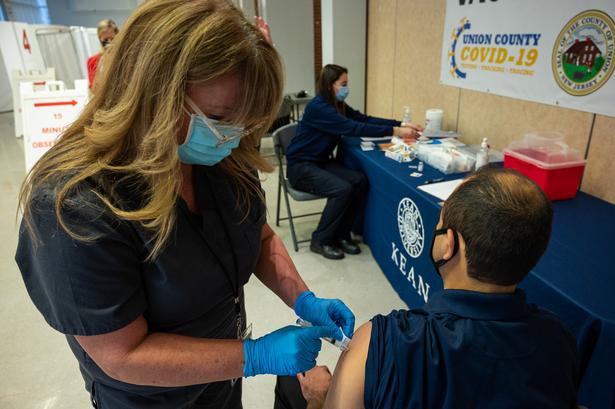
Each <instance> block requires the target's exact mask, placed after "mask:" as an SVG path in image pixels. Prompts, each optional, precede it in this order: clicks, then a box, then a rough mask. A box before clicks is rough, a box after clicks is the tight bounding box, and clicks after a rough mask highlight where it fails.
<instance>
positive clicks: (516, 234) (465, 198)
mask: <svg viewBox="0 0 615 409" xmlns="http://www.w3.org/2000/svg"><path fill="white" fill-rule="evenodd" d="M552 218H553V210H552V208H551V202H550V201H549V199H548V198H547V196H546V195H545V193H544V192H543V191H542V189H540V187H538V185H536V184H535V183H534V182H532V181H531V180H529V179H528V178H526V177H525V176H523V175H522V174H520V173H518V172H516V171H514V170H511V169H502V168H491V167H486V168H481V170H480V171H478V172H476V173H475V174H473V175H472V176H470V177H469V178H468V179H467V180H466V181H465V182H464V183H462V184H461V185H460V186H459V187H458V188H457V189H456V190H455V191H454V192H453V194H452V195H451V196H450V197H449V198H448V200H447V201H446V202H445V204H444V207H443V209H442V222H443V223H444V226H447V227H450V228H452V229H454V230H456V231H457V232H458V233H459V234H461V236H462V237H463V239H464V240H465V243H466V249H465V255H466V259H467V264H468V276H470V277H473V278H474V279H476V280H478V281H482V282H485V283H491V284H497V285H503V286H507V285H513V284H517V283H519V282H520V281H521V280H523V278H524V277H525V276H526V275H527V274H528V273H529V272H530V270H531V269H532V268H533V267H534V266H535V265H536V263H537V262H538V260H539V259H540V257H541V256H542V254H543V253H544V252H545V249H546V248H547V244H548V243H549V237H550V235H551V222H552Z"/></svg>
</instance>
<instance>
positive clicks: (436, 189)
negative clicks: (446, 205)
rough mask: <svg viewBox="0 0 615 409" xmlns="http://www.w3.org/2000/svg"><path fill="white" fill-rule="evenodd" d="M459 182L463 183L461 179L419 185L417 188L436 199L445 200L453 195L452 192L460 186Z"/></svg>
mask: <svg viewBox="0 0 615 409" xmlns="http://www.w3.org/2000/svg"><path fill="white" fill-rule="evenodd" d="M461 182H463V179H454V180H447V181H446V182H440V183H431V184H428V185H421V186H419V189H421V190H422V191H424V192H427V193H429V194H430V195H432V196H435V197H437V198H438V199H441V200H446V199H448V197H449V196H450V195H451V193H453V190H455V189H456V188H457V186H459V185H460V184H461Z"/></svg>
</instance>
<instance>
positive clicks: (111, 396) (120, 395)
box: [15, 0, 354, 409]
mask: <svg viewBox="0 0 615 409" xmlns="http://www.w3.org/2000/svg"><path fill="white" fill-rule="evenodd" d="M266 28H267V27H266V25H264V24H263V22H262V21H258V20H257V25H254V24H251V23H250V22H249V21H248V20H247V19H246V18H245V16H244V15H243V13H242V12H241V11H240V10H239V9H238V8H237V7H235V6H234V5H233V4H232V2H230V1H229V0H190V1H186V0H148V1H145V2H142V3H141V4H140V5H139V7H138V8H137V9H136V10H135V11H134V12H133V14H132V15H131V16H130V17H129V18H128V21H127V22H126V24H125V26H124V27H123V29H122V35H120V36H118V37H117V38H116V39H115V41H114V44H113V46H112V47H111V48H110V49H109V50H108V51H107V52H106V54H105V60H106V62H107V63H108V65H107V68H106V69H104V70H101V71H99V72H98V74H97V75H98V76H99V82H98V83H97V85H96V92H95V93H94V94H93V96H92V99H91V101H90V103H89V104H88V105H87V106H86V107H85V108H84V110H83V111H82V112H81V114H80V116H79V117H78V118H77V119H76V120H75V121H74V122H73V123H72V124H71V125H70V126H69V127H68V129H67V130H66V131H65V132H64V133H63V134H62V135H61V136H60V137H59V139H58V141H57V143H56V144H55V145H54V146H53V147H52V148H51V149H50V150H49V151H47V152H46V153H45V155H44V156H43V158H42V159H41V160H39V161H38V162H37V163H36V164H35V165H34V167H33V168H32V171H31V172H30V174H29V175H28V176H27V178H26V180H25V181H24V183H23V185H22V191H21V194H20V208H21V210H22V211H23V220H22V225H21V227H20V236H19V245H18V249H17V253H16V256H15V259H16V261H17V264H18V266H19V268H20V271H21V273H22V277H23V280H24V283H25V285H26V288H27V290H28V294H29V295H30V298H31V299H32V302H33V303H34V305H35V306H36V307H37V308H38V310H39V311H40V313H41V314H42V315H43V316H44V317H45V319H46V321H47V323H48V324H49V325H50V326H51V327H53V328H54V329H56V330H57V331H59V332H61V333H63V334H65V335H66V340H67V342H68V344H69V346H70V348H71V350H72V352H73V354H74V355H75V359H76V360H77V361H78V363H79V369H80V370H81V374H82V376H83V379H84V384H85V388H86V389H87V390H88V391H89V393H90V396H91V400H92V404H93V406H94V407H98V408H102V409H108V408H113V409H140V408H148V409H149V408H151V409H156V408H158V409H180V408H181V409H187V408H220V409H239V408H241V407H242V404H241V391H242V382H241V378H242V377H252V376H257V375H261V374H275V375H280V374H286V375H288V374H293V375H294V374H297V373H300V372H302V371H306V370H308V369H310V368H312V367H313V366H314V365H316V357H317V356H318V352H319V351H320V348H321V340H320V338H322V337H335V338H337V339H342V330H343V331H344V333H345V334H347V335H348V336H349V337H351V336H352V334H353V331H354V315H353V314H352V312H351V311H350V309H349V308H348V307H347V306H346V305H345V304H344V303H343V302H342V301H340V300H334V299H324V298H319V297H316V296H315V295H314V293H312V292H311V291H309V288H308V286H307V284H306V283H305V282H304V281H303V279H302V278H301V276H300V274H299V272H298V271H297V269H296V267H295V265H294V263H293V261H292V259H291V258H290V256H289V254H288V252H287V250H286V247H285V246H284V243H283V242H282V240H281V239H280V237H278V236H277V235H276V234H275V233H274V232H273V230H272V229H271V228H270V227H269V225H268V224H267V218H266V213H267V212H266V208H265V205H266V204H265V197H264V196H265V194H264V192H263V190H262V188H261V185H260V180H259V176H258V171H262V172H271V171H272V170H273V169H272V167H271V165H269V163H268V162H267V161H266V160H265V159H264V158H263V157H261V156H260V154H259V153H258V151H257V150H256V145H257V143H258V142H259V141H260V139H261V137H262V135H263V134H264V133H265V132H266V130H267V129H268V128H269V126H270V124H271V122H272V121H273V118H274V115H275V110H276V108H277V107H278V106H279V105H280V103H281V100H282V92H283V73H282V63H281V61H280V56H279V54H278V53H277V51H276V50H275V49H274V48H273V45H272V44H271V41H270V38H268V36H267V30H266ZM229 44H232V47H229ZM253 276H256V278H258V279H259V280H260V281H262V283H263V284H264V285H265V286H267V287H268V288H269V289H270V290H271V292H270V293H269V294H270V296H271V298H272V301H273V295H274V294H275V295H276V296H277V298H279V299H280V300H281V302H283V303H285V304H286V305H287V306H288V307H290V308H292V309H293V310H294V312H295V313H296V314H297V315H298V316H299V317H301V318H303V319H305V320H306V321H309V322H311V323H312V324H313V325H314V326H313V327H310V328H301V327H298V326H292V325H289V326H284V327H283V328H280V329H278V330H276V331H273V332H271V333H269V334H266V335H264V336H261V337H259V338H256V339H252V338H251V336H250V333H251V331H250V326H249V325H246V324H247V323H246V311H245V298H244V286H245V284H246V283H247V282H248V280H250V279H251V278H252V277H253ZM261 302H267V301H265V300H262V301H261Z"/></svg>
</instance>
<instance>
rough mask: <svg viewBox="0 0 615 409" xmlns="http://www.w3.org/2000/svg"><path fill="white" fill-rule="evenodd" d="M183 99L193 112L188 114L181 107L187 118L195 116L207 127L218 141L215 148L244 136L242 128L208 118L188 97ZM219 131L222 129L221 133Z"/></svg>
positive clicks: (185, 109)
mask: <svg viewBox="0 0 615 409" xmlns="http://www.w3.org/2000/svg"><path fill="white" fill-rule="evenodd" d="M185 98H186V102H187V103H188V105H189V106H190V108H191V109H192V110H193V111H194V112H193V113H192V112H190V111H189V110H188V109H187V108H186V107H185V106H184V107H183V108H184V111H185V112H186V114H187V115H188V116H192V115H197V116H198V117H200V118H201V120H202V121H203V123H204V124H205V126H207V128H209V129H210V130H211V132H212V133H213V134H214V136H215V137H216V139H217V140H218V143H217V144H216V147H218V146H220V145H223V144H225V143H228V142H230V141H232V140H235V139H238V138H241V137H242V136H244V134H245V132H244V129H243V128H241V127H239V126H233V125H230V124H224V123H221V122H220V121H217V120H215V119H211V118H208V117H207V115H205V114H204V113H203V111H201V110H200V109H199V107H198V106H197V105H196V104H195V103H194V101H193V100H192V99H191V98H190V97H189V96H188V95H186V96H185ZM220 129H222V131H221V130H220ZM227 133H228V134H227Z"/></svg>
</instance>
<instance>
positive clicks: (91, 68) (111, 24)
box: [87, 18, 119, 89]
mask: <svg viewBox="0 0 615 409" xmlns="http://www.w3.org/2000/svg"><path fill="white" fill-rule="evenodd" d="M96 31H97V33H98V41H100V45H101V46H102V49H101V51H100V52H99V53H97V54H94V55H93V56H91V57H90V58H88V64H87V65H88V79H89V80H90V89H92V87H93V85H94V76H95V75H96V68H98V63H99V62H100V58H101V57H102V56H103V54H104V52H105V49H106V48H107V46H108V45H109V44H111V41H113V39H114V38H115V36H116V35H117V33H119V30H118V28H117V24H115V21H113V20H111V19H108V18H106V19H104V20H100V21H99V22H98V27H96Z"/></svg>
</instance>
